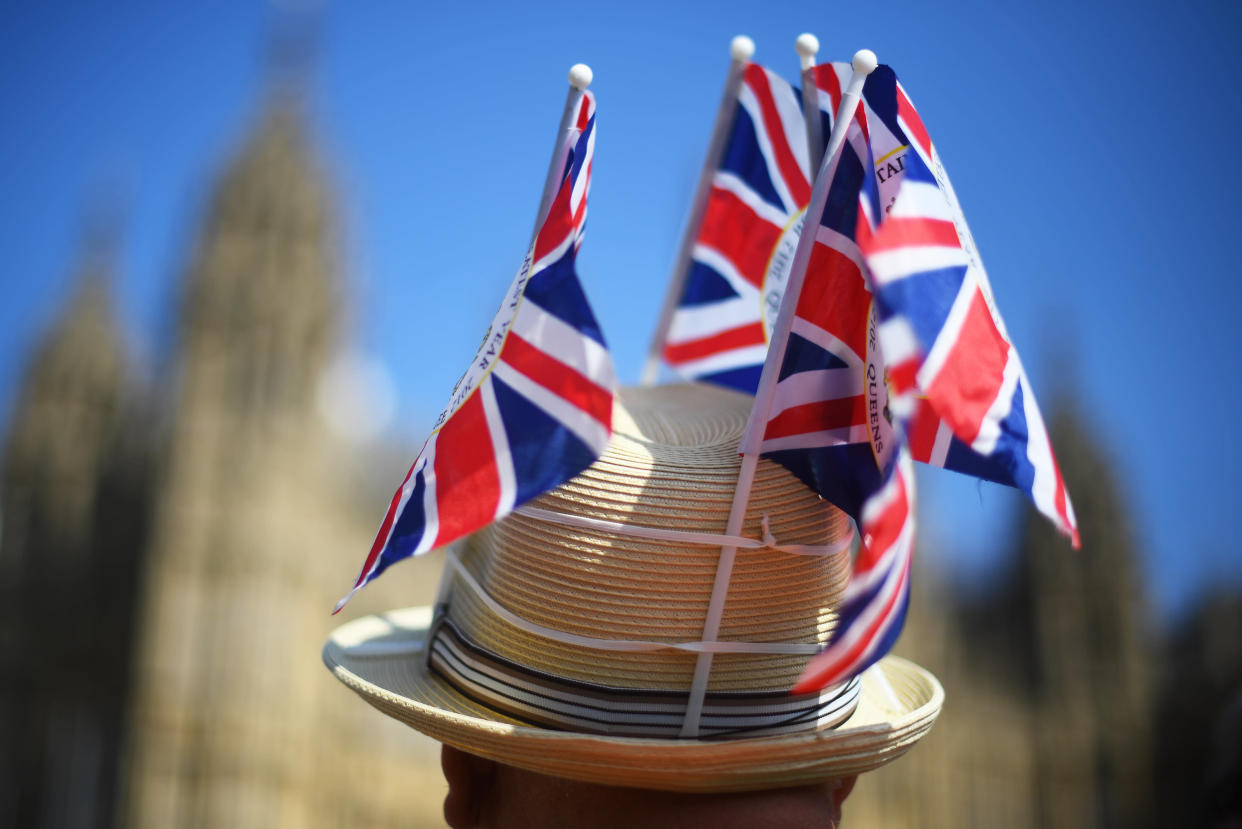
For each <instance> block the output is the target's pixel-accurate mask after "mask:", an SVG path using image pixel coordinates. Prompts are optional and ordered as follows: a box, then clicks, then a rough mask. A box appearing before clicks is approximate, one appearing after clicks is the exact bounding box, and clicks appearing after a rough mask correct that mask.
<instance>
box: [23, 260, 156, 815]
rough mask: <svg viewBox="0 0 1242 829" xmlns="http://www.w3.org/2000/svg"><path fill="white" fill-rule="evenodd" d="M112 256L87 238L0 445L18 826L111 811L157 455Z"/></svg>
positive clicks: (31, 362) (33, 359)
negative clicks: (119, 305) (115, 294)
mask: <svg viewBox="0 0 1242 829" xmlns="http://www.w3.org/2000/svg"><path fill="white" fill-rule="evenodd" d="M113 247H114V245H113V244H112V239H111V238H100V237H99V236H98V235H96V236H95V237H94V238H91V239H88V243H87V245H86V251H85V254H84V256H83V259H82V264H81V265H80V268H79V274H78V276H77V278H76V282H75V285H74V287H73V295H72V297H71V299H70V301H69V302H68V304H67V305H66V307H65V309H64V311H63V312H62V313H61V314H60V316H59V317H58V318H57V319H56V320H55V321H54V323H53V324H52V325H51V326H50V328H49V329H48V331H47V332H46V334H45V335H44V337H43V338H42V340H41V341H40V342H39V343H38V344H37V346H36V347H35V349H34V353H33V355H32V359H31V361H30V363H29V366H28V370H27V373H26V376H25V380H24V383H23V385H22V387H21V390H20V392H19V396H18V400H17V403H16V406H15V409H14V413H13V417H12V421H11V423H10V426H9V430H8V433H7V435H6V439H5V446H4V462H3V472H2V474H0V515H2V516H3V528H2V530H0V650H2V651H3V652H2V653H0V664H3V665H4V666H5V668H6V674H7V673H8V671H11V674H8V675H7V676H6V677H5V679H4V681H3V682H0V718H3V719H5V720H8V722H7V723H4V724H3V725H0V733H5V734H6V735H9V736H6V738H5V739H4V740H0V813H2V814H7V815H10V816H16V822H15V825H36V823H37V824H38V825H48V826H51V825H55V826H97V825H100V819H101V816H103V821H104V822H105V823H106V821H107V816H108V815H110V814H111V812H112V808H113V805H112V804H113V796H114V792H115V787H116V774H117V758H118V757H119V755H120V752H121V739H122V736H123V734H122V721H123V714H124V696H125V694H126V692H127V683H128V669H129V659H130V655H131V650H130V648H131V629H132V610H131V608H132V604H133V596H134V590H135V584H136V580H137V572H138V567H139V563H140V552H141V550H142V548H143V545H144V532H145V527H146V507H145V498H146V490H145V488H146V482H147V480H148V472H149V458H150V452H149V446H148V445H147V444H146V441H145V436H146V435H147V434H149V431H148V430H146V429H144V428H142V427H143V425H144V424H143V422H142V421H141V418H143V417H144V416H145V412H144V407H143V405H142V396H141V395H140V394H139V393H138V387H137V385H136V383H135V381H134V377H133V372H132V367H131V365H130V363H129V358H128V355H127V353H126V350H125V347H124V342H123V337H122V335H121V331H120V328H119V326H118V323H117V317H116V314H115V312H114V308H113V303H112V297H111V278H110V270H111V266H112V259H113V256H112V248H113Z"/></svg>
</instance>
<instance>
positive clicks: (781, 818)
mask: <svg viewBox="0 0 1242 829" xmlns="http://www.w3.org/2000/svg"><path fill="white" fill-rule="evenodd" d="M440 762H441V766H442V767H443V769H444V778H445V780H446V781H447V782H448V786H449V792H448V797H446V798H445V801H444V820H445V822H446V823H448V825H449V826H450V827H452V829H528V828H529V829H544V827H550V826H555V827H558V829H633V827H641V829H683V827H696V826H702V827H711V828H712V829H835V827H836V826H837V824H838V823H839V822H840V820H841V804H842V803H843V802H844V801H845V798H846V796H847V795H848V794H849V793H850V790H851V789H853V788H854V781H855V779H856V778H855V777H853V776H851V777H846V778H833V779H829V780H822V781H818V782H815V783H806V784H803V785H801V786H787V787H780V788H773V789H761V790H759V791H749V792H713V793H706V794H705V793H687V792H664V791H655V790H652V789H634V788H626V787H623V786H606V785H602V784H599V783H584V782H581V781H578V780H568V779H566V778H563V777H551V776H549V775H545V774H537V773H535V772H532V771H526V770H524V769H519V768H514V767H513V766H506V765H504V764H502V763H497V762H494V761H492V760H485V759H483V758H482V757H477V756H475V755H472V754H467V753H466V752H464V751H461V750H460V749H456V748H453V747H452V746H447V745H446V746H444V749H443V751H442V753H441V757H440Z"/></svg>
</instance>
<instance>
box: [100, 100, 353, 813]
mask: <svg viewBox="0 0 1242 829" xmlns="http://www.w3.org/2000/svg"><path fill="white" fill-rule="evenodd" d="M330 205H331V201H330V196H329V191H328V187H327V185H326V184H325V181H324V177H323V175H322V173H321V170H320V166H319V164H318V162H317V160H316V158H315V155H314V153H313V151H312V149H311V145H310V142H309V140H308V138H307V135H306V129H305V123H304V118H303V116H302V113H301V111H300V108H299V106H298V105H297V104H296V102H295V101H294V100H293V99H291V98H288V97H285V96H280V95H277V96H273V97H271V98H270V99H269V101H268V105H267V108H266V109H265V110H264V111H263V113H262V114H261V116H260V118H259V119H258V123H257V126H256V127H255V129H254V130H253V131H252V132H251V133H250V134H249V136H248V137H247V139H246V141H245V143H244V144H243V146H242V147H241V149H240V152H238V153H237V155H236V156H235V157H234V158H233V159H232V161H231V162H230V163H229V165H228V166H227V168H226V169H225V171H224V173H223V175H222V176H221V178H220V180H219V183H218V185H217V187H216V188H215V190H214V193H213V195H212V197H211V199H210V203H209V205H208V209H207V215H206V218H205V223H204V226H203V229H202V234H201V238H200V241H199V244H198V245H197V248H196V250H195V252H194V254H193V258H192V261H191V263H190V266H189V268H188V277H187V282H186V288H185V295H184V300H183V305H182V308H181V314H180V327H179V343H178V348H177V353H176V356H175V358H174V360H173V366H174V369H173V370H174V376H173V377H172V378H171V381H170V383H169V386H170V387H171V389H172V390H173V395H174V398H175V399H174V401H173V404H172V405H173V416H172V417H173V420H172V425H171V429H170V435H169V443H168V452H167V457H166V466H165V470H164V477H163V480H162V485H161V487H160V499H159V502H158V505H157V507H156V515H155V524H154V529H153V539H152V545H151V548H150V562H149V566H148V569H147V572H146V579H145V597H144V600H143V602H142V627H141V635H140V638H139V645H138V647H139V655H138V659H137V663H136V664H137V673H136V683H137V689H136V695H135V698H134V702H133V708H132V710H133V711H134V724H133V739H132V743H133V749H132V757H131V762H130V772H129V780H130V784H129V788H128V792H127V803H126V807H125V821H124V822H125V824H126V825H130V826H139V827H142V826H148V827H164V826H302V825H309V824H312V823H314V822H315V804H314V802H313V792H314V789H315V785H316V779H315V772H316V767H315V763H316V758H317V757H318V755H317V753H316V751H315V740H316V738H317V737H321V736H322V734H321V733H319V732H317V730H316V728H315V727H314V725H315V723H317V722H319V718H318V716H317V710H316V704H317V691H316V687H317V682H316V680H319V679H320V678H321V677H319V675H318V674H319V673H320V671H321V670H322V669H321V668H320V667H319V665H318V660H317V659H315V657H314V654H315V653H316V652H317V646H316V644H315V643H314V641H312V639H313V638H314V637H315V636H317V629H316V625H315V621H316V620H324V619H326V618H327V611H328V610H329V609H330V603H329V602H330V599H329V597H328V595H322V594H321V592H320V590H318V589H316V588H318V587H319V586H320V585H321V583H322V582H323V579H322V577H321V571H322V569H323V567H324V564H323V561H324V559H325V557H326V555H325V554H326V553H328V552H334V551H330V550H325V545H331V544H332V541H331V538H332V533H331V531H330V530H329V529H325V528H324V524H325V522H327V521H330V520H331V515H332V514H333V507H334V505H333V504H332V503H331V501H330V498H329V497H327V496H326V495H325V493H324V490H323V488H322V482H323V480H324V478H325V476H324V474H323V469H322V466H323V465H322V463H321V461H322V458H321V454H320V453H321V452H322V451H323V445H324V441H323V435H322V433H321V427H320V423H319V420H318V419H317V417H316V415H315V407H314V393H315V389H316V385H317V383H318V382H319V377H320V374H321V372H322V371H323V369H324V366H325V364H326V362H327V360H328V357H329V355H330V353H331V350H332V348H333V347H334V339H335V336H336V331H337V328H338V312H337V304H338V303H337V291H338V287H337V284H338V283H337V267H336V265H337V263H336V258H335V255H334V253H333V241H334V240H333V219H332V216H331V207H330Z"/></svg>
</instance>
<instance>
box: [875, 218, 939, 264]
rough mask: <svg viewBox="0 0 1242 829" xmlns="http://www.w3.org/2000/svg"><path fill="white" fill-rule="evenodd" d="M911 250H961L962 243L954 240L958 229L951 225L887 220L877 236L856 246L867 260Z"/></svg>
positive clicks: (905, 219)
mask: <svg viewBox="0 0 1242 829" xmlns="http://www.w3.org/2000/svg"><path fill="white" fill-rule="evenodd" d="M914 246H918V247H942V248H960V247H961V246H962V243H961V241H960V240H959V239H958V238H957V228H955V227H954V226H953V222H948V221H944V220H942V219H928V218H922V217H920V218H910V219H907V218H900V217H893V216H890V217H888V218H887V219H885V220H884V223H883V224H881V225H880V230H879V232H878V233H876V234H875V235H874V236H872V237H871V238H870V240H868V243H867V244H866V246H863V245H862V244H861V243H860V245H859V247H862V248H863V250H864V251H865V252H866V254H867V255H868V256H870V255H872V254H873V253H882V252H884V251H889V250H896V249H897V248H902V247H914Z"/></svg>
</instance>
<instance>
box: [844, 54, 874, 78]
mask: <svg viewBox="0 0 1242 829" xmlns="http://www.w3.org/2000/svg"><path fill="white" fill-rule="evenodd" d="M879 65H880V61H879V60H878V59H876V56H875V52H873V51H871V50H870V49H859V50H858V51H857V52H855V53H854V59H853V60H852V61H850V66H851V67H852V68H853V69H854V71H855V72H857V73H858V74H860V75H870V74H871V73H872V72H874V71H875V68H876V67H877V66H879Z"/></svg>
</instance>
